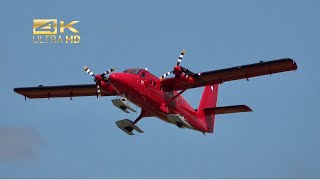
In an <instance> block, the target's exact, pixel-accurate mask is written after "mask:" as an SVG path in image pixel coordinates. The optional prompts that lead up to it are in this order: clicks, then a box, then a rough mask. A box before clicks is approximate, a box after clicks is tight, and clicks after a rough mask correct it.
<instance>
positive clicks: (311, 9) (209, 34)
mask: <svg viewBox="0 0 320 180" xmlns="http://www.w3.org/2000/svg"><path fill="white" fill-rule="evenodd" d="M319 17H320V2H319V1H311V0H309V1H302V0H301V1H285V0H282V1H275V0H268V1H231V0H228V1H195V0H194V1H188V0H186V1H178V0H174V1H169V0H164V1H142V0H139V1H129V0H127V1H123V0H120V1H119V0H118V1H115V0H114V1H111V0H110V1H54V2H53V1H1V2H0V20H1V41H0V66H1V71H2V75H1V76H0V82H1V90H0V97H1V102H0V107H1V108H0V114H1V118H0V149H1V150H0V178H320V164H319V162H320V156H319V152H320V141H319V137H320V131H319V127H320V122H319V112H318V111H319V100H320V96H319V92H320V88H319V83H318V82H319V80H318V78H319V75H320V74H319V69H318V68H319V66H320V63H319V62H320V61H319V59H320V54H319V52H320V49H319V47H320V44H319V42H320V34H319V32H320V24H319ZM37 18H56V19H58V20H65V21H66V22H69V21H73V20H79V21H80V22H79V23H78V24H77V25H76V27H77V29H78V30H79V31H80V36H81V42H80V43H79V44H76V45H70V44H68V45H67V44H34V43H33V42H32V21H33V19H37ZM182 49H186V50H187V53H186V56H185V58H184V60H183V62H182V63H183V64H182V65H183V66H185V67H188V68H189V69H190V70H192V71H194V72H201V71H208V70H214V69H219V68H227V67H231V66H236V65H243V64H249V63H255V62H258V61H260V60H264V61H267V60H273V59H278V58H284V57H290V58H293V59H295V60H296V61H297V63H298V68H299V69H298V71H296V72H286V73H282V74H276V75H272V76H264V77H258V78H253V79H250V81H249V82H247V81H245V80H241V81H234V82H228V83H224V84H222V85H221V86H220V92H219V98H218V105H219V106H225V105H235V104H246V105H248V106H250V107H251V108H252V109H253V111H254V112H252V113H242V114H240V113H239V114H232V115H220V116H218V117H217V118H216V125H215V133H214V134H210V135H207V136H204V135H203V134H201V133H199V132H195V131H191V130H181V129H178V128H177V127H175V126H173V125H171V124H166V123H164V122H162V121H160V120H158V119H156V118H146V119H143V120H141V121H140V122H139V127H141V129H143V130H144V131H145V133H143V134H139V135H136V136H134V137H131V136H127V135H126V134H125V133H123V132H122V131H121V130H119V129H118V128H117V127H116V125H115V121H117V120H120V119H124V118H129V119H132V120H133V119H135V118H136V117H137V116H138V115H139V114H138V113H132V114H129V115H128V114H125V113H123V112H122V111H120V110H118V109H117V108H116V107H114V106H113V105H112V103H111V101H110V100H111V99H112V98H110V97H105V98H100V99H97V98H95V97H82V98H74V100H72V101H70V100H69V99H50V100H47V99H42V100H28V101H26V102H25V101H24V98H23V97H22V96H19V95H17V94H15V93H14V92H13V90H12V89H13V88H14V87H23V86H37V85H39V84H43V85H64V84H85V83H93V81H92V78H91V77H89V76H88V75H87V74H86V73H85V72H84V71H83V69H82V68H83V66H84V65H88V66H89V67H90V68H91V69H92V70H93V71H94V72H96V73H101V72H103V71H104V70H106V69H109V68H110V67H116V68H117V69H118V70H119V71H122V70H124V69H127V68H130V67H139V68H145V67H148V69H149V71H151V72H152V73H154V74H155V75H157V76H160V75H162V74H163V73H165V72H167V71H169V70H171V69H172V67H173V66H174V64H175V63H176V60H177V58H178V56H179V53H180V51H181V50H182ZM201 93H202V89H201V88H200V89H195V90H190V91H187V92H185V93H184V96H185V98H186V99H187V100H189V102H190V104H191V105H192V106H193V107H195V108H196V107H197V106H198V103H199V99H200V96H201Z"/></svg>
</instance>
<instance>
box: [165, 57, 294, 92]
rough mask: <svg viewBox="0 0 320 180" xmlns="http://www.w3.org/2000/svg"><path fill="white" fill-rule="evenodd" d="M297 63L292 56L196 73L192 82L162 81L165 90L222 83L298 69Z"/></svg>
mask: <svg viewBox="0 0 320 180" xmlns="http://www.w3.org/2000/svg"><path fill="white" fill-rule="evenodd" d="M297 68H298V67H297V64H296V62H295V61H294V60H292V59H290V58H284V59H278V60H273V61H267V62H262V61H260V62H259V63H254V64H249V65H242V66H236V67H231V68H226V69H220V70H214V71H208V72H202V73H197V74H194V76H193V77H194V82H193V83H192V84H190V83H186V82H181V80H179V78H167V79H163V80H162V81H161V85H162V86H163V89H164V90H165V91H172V90H184V89H186V88H196V87H201V86H207V85H213V84H220V83H223V82H227V81H234V80H239V79H249V78H252V77H256V76H263V75H269V74H270V75H271V74H275V73H280V72H285V71H292V70H297Z"/></svg>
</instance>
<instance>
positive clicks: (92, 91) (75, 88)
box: [13, 84, 117, 99]
mask: <svg viewBox="0 0 320 180" xmlns="http://www.w3.org/2000/svg"><path fill="white" fill-rule="evenodd" d="M13 90H14V91H15V92H16V93H18V94H21V95H22V96H25V97H28V98H30V99H33V98H54V97H70V98H71V97H77V96H97V89H96V85H95V84H79V85H63V86H41V85H40V86H39V87H22V88H14V89H13ZM114 95H117V93H116V91H114V90H110V91H106V90H102V93H101V96H114Z"/></svg>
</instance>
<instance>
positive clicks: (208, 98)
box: [197, 84, 219, 133]
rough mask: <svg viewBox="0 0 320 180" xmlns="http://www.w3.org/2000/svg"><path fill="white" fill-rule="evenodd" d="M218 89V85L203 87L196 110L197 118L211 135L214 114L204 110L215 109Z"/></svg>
mask: <svg viewBox="0 0 320 180" xmlns="http://www.w3.org/2000/svg"><path fill="white" fill-rule="evenodd" d="M218 87H219V85H218V84H215V85H210V86H205V88H204V90H203V93H202V97H201V100H200V104H199V107H198V110H197V114H198V117H199V118H200V119H202V120H203V121H204V123H205V124H206V125H207V128H208V132H210V133H212V132H213V129H214V121H215V114H210V113H207V112H206V111H204V109H205V108H215V107H216V106H217V100H218Z"/></svg>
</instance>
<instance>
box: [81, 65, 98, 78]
mask: <svg viewBox="0 0 320 180" xmlns="http://www.w3.org/2000/svg"><path fill="white" fill-rule="evenodd" d="M83 69H84V71H86V72H87V73H88V74H89V75H90V76H93V77H95V75H94V73H93V72H92V71H91V70H90V69H89V68H88V67H87V66H84V67H83Z"/></svg>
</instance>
